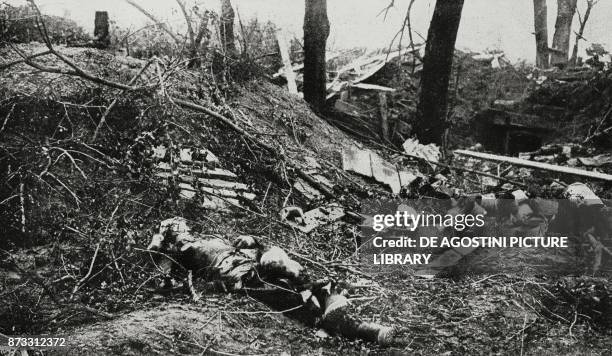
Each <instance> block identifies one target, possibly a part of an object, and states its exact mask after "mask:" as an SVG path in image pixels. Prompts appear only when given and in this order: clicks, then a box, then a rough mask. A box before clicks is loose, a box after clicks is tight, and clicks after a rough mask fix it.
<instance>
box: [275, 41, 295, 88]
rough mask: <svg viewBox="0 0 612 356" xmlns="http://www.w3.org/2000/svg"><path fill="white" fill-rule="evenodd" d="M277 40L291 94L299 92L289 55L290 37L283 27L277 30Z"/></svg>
mask: <svg viewBox="0 0 612 356" xmlns="http://www.w3.org/2000/svg"><path fill="white" fill-rule="evenodd" d="M276 41H277V42H278V48H279V51H280V55H281V59H282V60H283V66H284V67H285V78H287V89H288V90H289V92H290V93H291V94H297V93H298V90H297V84H295V73H294V72H293V66H292V65H291V57H290V55H289V39H288V38H287V35H286V33H285V32H284V30H283V29H278V30H276Z"/></svg>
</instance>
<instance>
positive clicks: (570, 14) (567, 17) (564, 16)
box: [550, 0, 576, 67]
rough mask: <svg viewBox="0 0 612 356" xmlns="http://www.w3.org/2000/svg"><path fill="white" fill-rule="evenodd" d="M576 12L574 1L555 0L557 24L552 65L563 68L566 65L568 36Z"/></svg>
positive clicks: (551, 59)
mask: <svg viewBox="0 0 612 356" xmlns="http://www.w3.org/2000/svg"><path fill="white" fill-rule="evenodd" d="M575 12H576V0H557V22H556V23H555V35H554V36H553V49H554V50H555V51H553V52H552V53H551V58H550V62H551V64H552V65H556V66H560V67H563V66H565V65H566V64H567V61H568V56H569V44H570V35H571V33H572V20H573V18H574V13H575Z"/></svg>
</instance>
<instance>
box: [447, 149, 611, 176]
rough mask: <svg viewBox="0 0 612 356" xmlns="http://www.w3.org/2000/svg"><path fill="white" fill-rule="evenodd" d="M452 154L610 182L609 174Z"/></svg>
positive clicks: (478, 154) (484, 155) (475, 154)
mask: <svg viewBox="0 0 612 356" xmlns="http://www.w3.org/2000/svg"><path fill="white" fill-rule="evenodd" d="M454 153H456V154H458V155H462V156H468V157H473V158H478V159H483V160H487V161H494V162H504V163H509V164H513V165H515V166H519V167H527V168H535V169H541V170H544V171H550V172H557V173H562V174H570V175H575V176H579V177H584V178H591V179H597V180H603V181H606V182H612V175H610V174H605V173H600V172H592V171H585V170H583V169H578V168H573V167H564V166H556V165H553V164H548V163H541V162H535V161H529V160H526V159H522V158H516V157H506V156H499V155H494V154H490V153H482V152H473V151H468V150H455V151H454Z"/></svg>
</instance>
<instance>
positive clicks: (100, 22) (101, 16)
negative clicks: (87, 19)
mask: <svg viewBox="0 0 612 356" xmlns="http://www.w3.org/2000/svg"><path fill="white" fill-rule="evenodd" d="M94 45H95V46H96V47H98V48H108V46H109V45H110V32H109V30H108V12H106V11H96V19H95V22H94Z"/></svg>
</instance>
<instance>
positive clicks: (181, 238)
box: [147, 218, 403, 345]
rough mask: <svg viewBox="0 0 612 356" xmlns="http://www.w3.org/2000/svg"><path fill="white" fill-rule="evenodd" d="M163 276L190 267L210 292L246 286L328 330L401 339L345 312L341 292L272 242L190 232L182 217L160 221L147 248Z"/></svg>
mask: <svg viewBox="0 0 612 356" xmlns="http://www.w3.org/2000/svg"><path fill="white" fill-rule="evenodd" d="M147 249H148V250H149V251H151V252H154V254H153V255H154V256H155V260H156V262H157V263H158V265H159V267H160V268H161V269H162V270H163V271H164V272H165V273H167V274H168V275H170V273H171V271H172V270H173V269H177V268H180V269H182V270H184V271H191V273H192V275H193V276H195V277H196V278H203V279H204V280H205V281H207V284H206V285H207V286H208V287H210V288H214V289H215V291H226V292H232V291H236V292H240V291H248V293H249V295H251V296H255V297H256V298H258V299H260V300H261V301H263V302H265V303H266V304H268V305H271V306H272V307H274V308H277V309H280V310H292V311H291V312H288V313H286V314H287V315H289V316H291V317H295V318H297V319H299V320H300V321H302V322H304V323H306V324H308V325H311V326H315V327H320V328H323V329H324V330H325V331H327V332H329V333H330V334H336V335H342V336H344V337H348V338H358V339H363V340H366V341H370V342H376V343H378V344H380V345H390V344H398V343H403V342H402V341H400V340H399V339H397V338H396V337H395V335H396V330H395V329H394V328H392V327H387V326H382V325H379V324H377V323H371V322H364V321H361V320H360V319H359V318H357V317H356V316H354V315H351V312H350V309H351V306H350V303H349V301H348V299H347V298H346V292H345V291H343V290H341V289H340V288H338V284H337V283H335V282H334V281H331V280H318V281H311V278H310V277H309V276H308V273H307V272H306V270H305V269H304V268H303V267H302V266H301V265H300V264H299V263H298V262H296V261H294V260H292V259H291V258H290V257H289V256H288V255H287V253H286V252H285V251H284V250H283V249H281V248H279V247H277V246H264V245H262V244H261V242H260V241H259V239H258V238H256V237H254V236H250V235H243V236H239V237H238V238H236V240H235V241H234V243H233V245H232V244H229V243H226V242H225V241H224V240H223V239H221V238H219V237H215V236H210V235H196V234H193V233H192V232H191V229H190V228H189V226H188V225H187V223H186V221H185V220H184V219H182V218H172V219H168V220H164V221H162V223H161V225H160V229H159V233H157V234H154V235H153V237H152V239H151V243H150V244H149V246H148V248H147Z"/></svg>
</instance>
